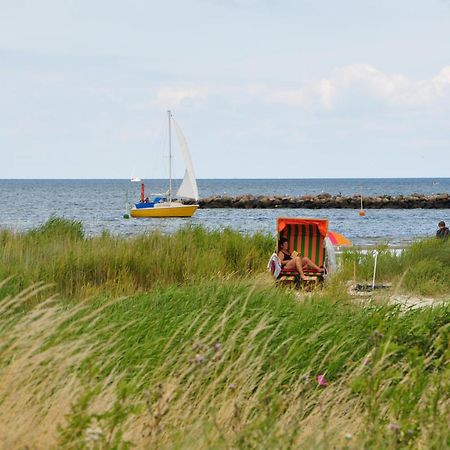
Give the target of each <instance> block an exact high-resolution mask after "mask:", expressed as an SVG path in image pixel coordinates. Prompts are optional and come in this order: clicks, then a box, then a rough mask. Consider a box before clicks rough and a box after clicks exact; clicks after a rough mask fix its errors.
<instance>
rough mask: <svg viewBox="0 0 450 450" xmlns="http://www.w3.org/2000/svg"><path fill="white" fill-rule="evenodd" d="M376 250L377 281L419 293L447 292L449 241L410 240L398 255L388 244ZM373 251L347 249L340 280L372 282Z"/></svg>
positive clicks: (439, 293) (442, 293)
mask: <svg viewBox="0 0 450 450" xmlns="http://www.w3.org/2000/svg"><path fill="white" fill-rule="evenodd" d="M376 251H377V252H378V262H377V272H376V280H377V281H378V282H380V281H389V282H392V283H393V284H395V285H398V286H399V287H400V288H402V289H404V290H406V291H408V292H411V293H416V294H420V295H431V296H434V295H439V296H442V295H450V240H446V241H443V240H439V239H424V240H420V241H417V242H414V243H412V244H411V245H410V246H409V247H407V248H406V249H405V250H404V251H403V252H401V253H400V254H397V255H396V254H394V253H392V252H391V251H390V249H389V248H388V247H387V246H380V247H378V248H377V249H376ZM373 270H374V252H373V251H368V252H365V253H363V252H361V251H360V250H358V249H347V250H345V251H344V253H343V255H342V267H341V272H340V274H339V276H340V277H341V279H345V280H352V279H353V278H354V275H355V274H356V280H357V281H364V282H371V281H372V277H373Z"/></svg>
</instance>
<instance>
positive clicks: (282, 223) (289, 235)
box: [277, 217, 328, 286]
mask: <svg viewBox="0 0 450 450" xmlns="http://www.w3.org/2000/svg"><path fill="white" fill-rule="evenodd" d="M277 231H278V239H281V238H286V239H287V240H288V251H289V252H291V253H292V252H293V251H294V250H295V251H297V252H298V253H299V254H300V255H302V256H307V257H308V258H309V259H311V261H313V262H314V263H315V264H316V265H318V266H319V267H322V266H325V260H326V248H325V237H326V235H327V232H328V220H326V219H307V218H290V217H280V218H278V219H277ZM277 248H278V241H277ZM304 273H305V275H306V277H308V280H306V281H305V282H304V283H303V284H314V283H318V282H321V281H323V279H324V275H323V274H322V273H320V272H316V271H314V270H305V271H304ZM277 282H278V283H280V284H283V285H292V284H295V285H297V286H301V285H302V280H301V278H300V274H299V273H298V272H297V271H296V270H286V269H282V270H281V273H280V274H279V276H278V278H277Z"/></svg>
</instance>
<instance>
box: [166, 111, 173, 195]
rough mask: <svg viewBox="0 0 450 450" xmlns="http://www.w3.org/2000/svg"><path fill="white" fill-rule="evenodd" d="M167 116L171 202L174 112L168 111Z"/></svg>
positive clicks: (170, 192)
mask: <svg viewBox="0 0 450 450" xmlns="http://www.w3.org/2000/svg"><path fill="white" fill-rule="evenodd" d="M167 116H168V119H169V203H170V202H171V201H172V130H171V126H170V118H171V116H172V113H171V112H170V110H168V111H167Z"/></svg>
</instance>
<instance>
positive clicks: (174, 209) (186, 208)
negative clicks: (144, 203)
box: [130, 205, 198, 217]
mask: <svg viewBox="0 0 450 450" xmlns="http://www.w3.org/2000/svg"><path fill="white" fill-rule="evenodd" d="M197 208H198V205H173V206H159V207H158V206H155V207H153V208H132V209H131V211H130V214H131V217H192V215H193V214H194V213H195V211H197Z"/></svg>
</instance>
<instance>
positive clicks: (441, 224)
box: [438, 220, 445, 228]
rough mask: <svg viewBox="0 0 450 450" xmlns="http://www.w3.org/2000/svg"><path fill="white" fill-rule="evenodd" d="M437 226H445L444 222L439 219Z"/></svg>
mask: <svg viewBox="0 0 450 450" xmlns="http://www.w3.org/2000/svg"><path fill="white" fill-rule="evenodd" d="M438 227H439V228H445V222H444V221H443V220H441V221H440V222H439V223H438Z"/></svg>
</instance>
